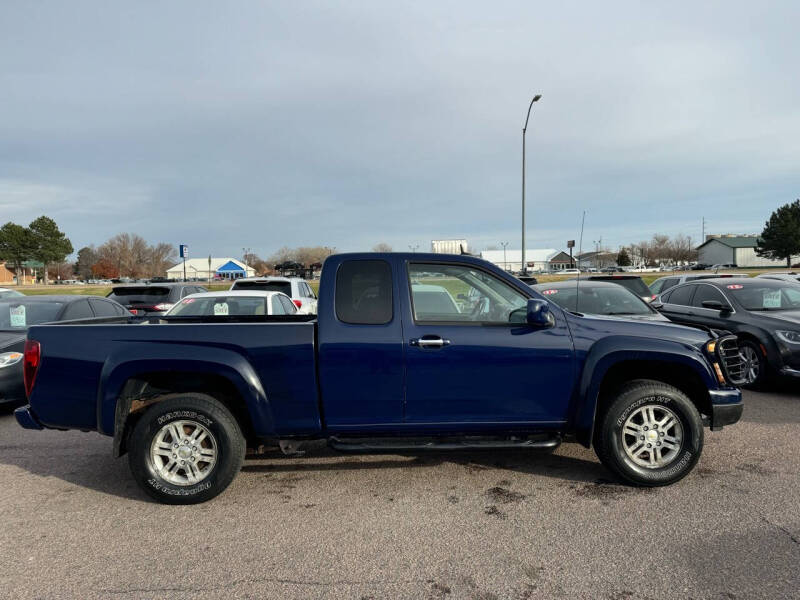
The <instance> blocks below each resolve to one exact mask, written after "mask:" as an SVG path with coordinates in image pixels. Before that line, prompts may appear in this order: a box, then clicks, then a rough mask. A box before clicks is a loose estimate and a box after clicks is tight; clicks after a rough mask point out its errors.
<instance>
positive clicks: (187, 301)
mask: <svg viewBox="0 0 800 600" xmlns="http://www.w3.org/2000/svg"><path fill="white" fill-rule="evenodd" d="M192 302H194V298H184V299H183V300H181V304H191V303H192Z"/></svg>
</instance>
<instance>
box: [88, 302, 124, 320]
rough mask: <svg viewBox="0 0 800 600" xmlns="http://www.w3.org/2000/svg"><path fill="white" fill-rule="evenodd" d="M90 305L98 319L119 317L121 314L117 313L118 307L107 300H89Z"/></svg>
mask: <svg viewBox="0 0 800 600" xmlns="http://www.w3.org/2000/svg"><path fill="white" fill-rule="evenodd" d="M89 304H91V305H92V310H94V316H96V317H118V316H119V315H120V314H121V313H120V312H117V307H116V306H115V305H113V304H111V302H106V301H105V300H94V299H92V300H89Z"/></svg>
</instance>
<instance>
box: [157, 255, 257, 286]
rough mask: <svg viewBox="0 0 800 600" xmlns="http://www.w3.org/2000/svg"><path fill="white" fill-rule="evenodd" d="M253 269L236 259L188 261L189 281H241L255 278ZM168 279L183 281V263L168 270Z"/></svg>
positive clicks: (195, 259) (196, 259)
mask: <svg viewBox="0 0 800 600" xmlns="http://www.w3.org/2000/svg"><path fill="white" fill-rule="evenodd" d="M255 274H256V272H255V270H253V267H248V266H247V265H246V264H244V263H243V262H242V261H240V260H236V259H235V258H214V257H211V259H210V263H209V259H208V258H189V259H187V260H186V277H187V279H199V280H201V281H209V280H211V279H241V278H242V277H254V276H255ZM167 278H168V279H183V261H181V262H179V263H178V264H177V265H175V266H174V267H170V268H169V269H167Z"/></svg>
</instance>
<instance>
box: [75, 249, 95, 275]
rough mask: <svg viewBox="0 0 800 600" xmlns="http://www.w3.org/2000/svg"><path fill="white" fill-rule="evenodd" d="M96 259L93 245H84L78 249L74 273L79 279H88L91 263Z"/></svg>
mask: <svg viewBox="0 0 800 600" xmlns="http://www.w3.org/2000/svg"><path fill="white" fill-rule="evenodd" d="M97 260H98V256H97V250H96V249H95V247H94V246H84V247H83V248H81V249H80V250H78V258H77V260H76V261H75V275H76V276H77V277H78V278H79V279H89V278H91V276H92V265H94V263H96V262H97Z"/></svg>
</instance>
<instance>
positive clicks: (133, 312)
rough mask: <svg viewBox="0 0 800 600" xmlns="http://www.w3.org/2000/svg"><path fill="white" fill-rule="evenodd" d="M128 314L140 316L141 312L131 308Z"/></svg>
mask: <svg viewBox="0 0 800 600" xmlns="http://www.w3.org/2000/svg"><path fill="white" fill-rule="evenodd" d="M128 312H129V313H131V314H132V315H138V314H139V311H138V310H136V309H135V308H129V309H128Z"/></svg>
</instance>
